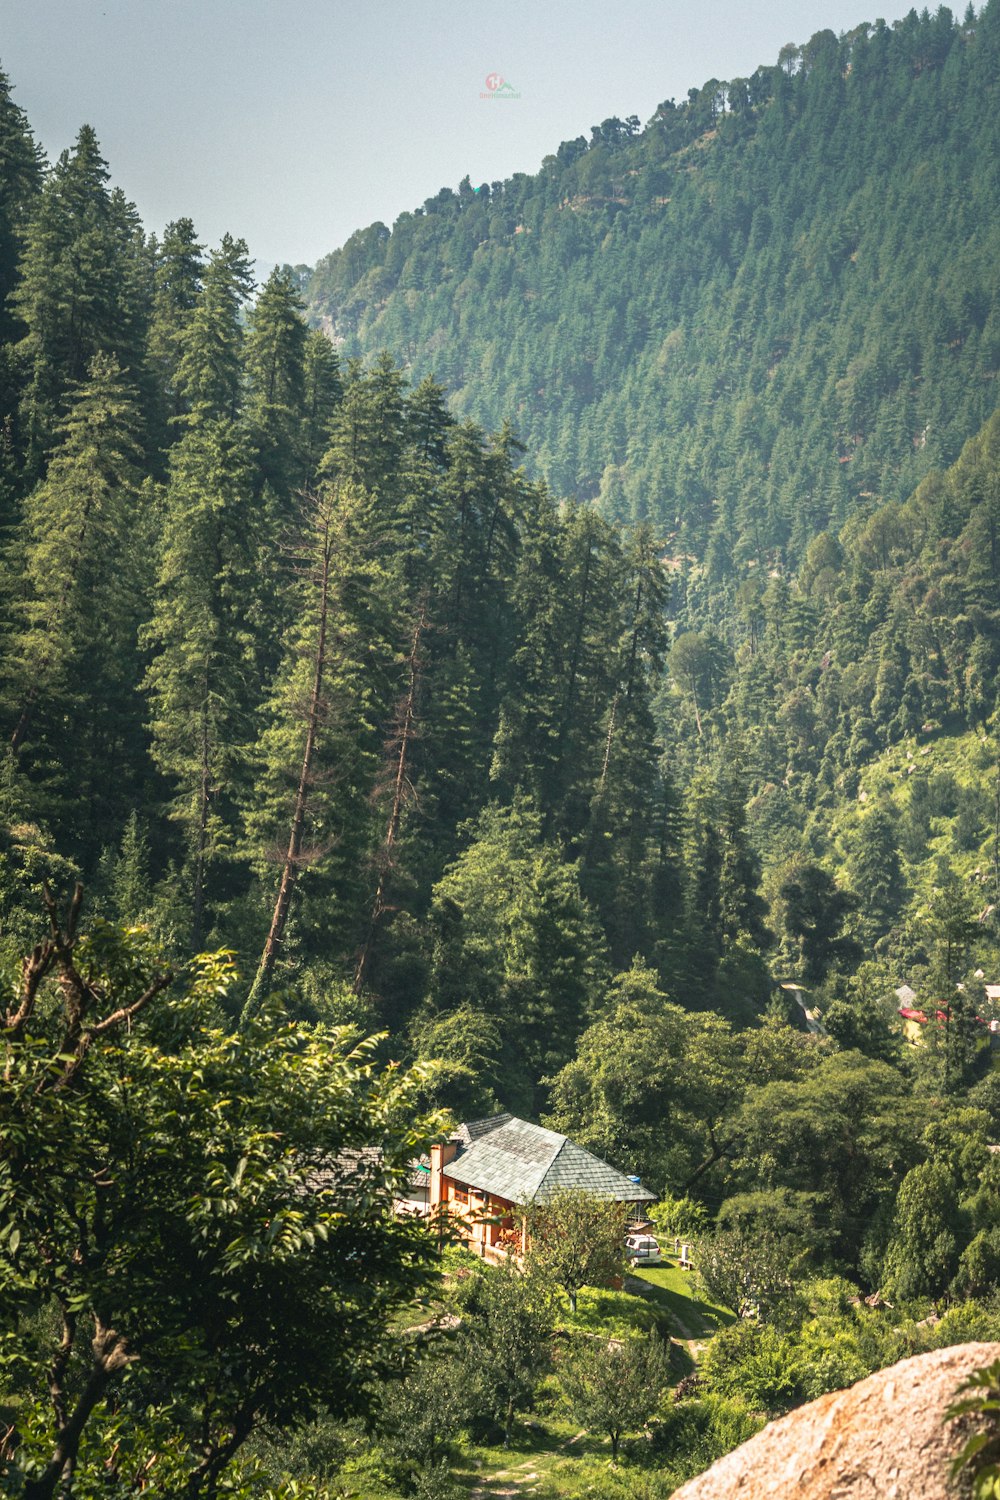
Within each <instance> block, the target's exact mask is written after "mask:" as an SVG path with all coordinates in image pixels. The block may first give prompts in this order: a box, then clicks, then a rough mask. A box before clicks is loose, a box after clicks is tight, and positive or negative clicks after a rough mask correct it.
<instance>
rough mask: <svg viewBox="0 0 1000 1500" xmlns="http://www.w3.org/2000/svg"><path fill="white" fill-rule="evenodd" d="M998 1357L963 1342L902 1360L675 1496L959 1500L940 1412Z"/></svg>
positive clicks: (792, 1417)
mask: <svg viewBox="0 0 1000 1500" xmlns="http://www.w3.org/2000/svg"><path fill="white" fill-rule="evenodd" d="M998 1357H1000V1344H961V1345H958V1346H957V1347H955V1348H952V1349H936V1350H934V1351H933V1352H932V1353H931V1354H918V1355H917V1356H916V1358H914V1359H904V1360H903V1361H902V1362H901V1363H900V1364H898V1365H893V1366H892V1367H891V1368H890V1369H888V1370H880V1371H879V1372H878V1374H876V1375H870V1376H869V1377H868V1379H867V1380H861V1381H859V1382H858V1384H857V1385H854V1386H851V1387H850V1389H848V1390H846V1391H835V1392H833V1393H832V1394H831V1395H829V1396H821V1397H820V1399H819V1400H818V1401H812V1402H810V1403H809V1405H808V1406H802V1407H800V1408H799V1409H798V1411H793V1412H790V1413H789V1415H788V1416H787V1417H782V1418H781V1419H780V1420H779V1421H777V1422H772V1423H771V1424H770V1425H769V1426H768V1427H765V1428H764V1430H763V1432H759V1433H758V1434H757V1436H756V1437H754V1438H751V1439H750V1441H749V1442H747V1443H744V1444H743V1445H742V1447H740V1448H737V1449H735V1451H734V1452H732V1453H728V1454H727V1455H726V1457H725V1458H721V1459H719V1461H718V1463H715V1464H713V1465H712V1467H711V1468H710V1469H707V1470H706V1472H705V1473H704V1474H700V1475H699V1476H698V1477H697V1478H696V1479H689V1480H688V1482H687V1484H684V1485H682V1486H681V1488H680V1489H679V1490H677V1491H675V1493H674V1496H673V1500H719V1496H723V1495H724V1496H726V1497H732V1496H738V1497H739V1500H955V1496H956V1493H957V1491H956V1489H955V1487H954V1486H952V1485H950V1484H949V1479H948V1465H949V1462H950V1460H951V1459H952V1458H953V1457H954V1455H955V1453H956V1451H957V1449H958V1447H959V1442H958V1438H957V1434H956V1433H955V1431H954V1428H953V1427H951V1425H950V1424H949V1425H948V1426H946V1425H945V1423H944V1422H943V1421H942V1416H943V1413H944V1411H945V1409H946V1408H947V1407H948V1405H949V1404H950V1403H951V1401H952V1399H953V1398H954V1395H955V1391H956V1388H957V1387H958V1386H959V1385H960V1384H961V1382H962V1381H963V1380H965V1379H966V1377H967V1376H969V1375H970V1374H971V1373H972V1372H973V1370H978V1369H980V1368H981V1367H982V1366H983V1365H987V1364H990V1363H991V1362H992V1361H993V1360H994V1359H997V1358H998Z"/></svg>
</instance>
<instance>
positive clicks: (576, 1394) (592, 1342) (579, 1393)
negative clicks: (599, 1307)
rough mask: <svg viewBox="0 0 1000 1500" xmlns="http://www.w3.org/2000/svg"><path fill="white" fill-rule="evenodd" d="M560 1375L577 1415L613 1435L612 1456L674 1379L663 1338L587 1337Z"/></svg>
mask: <svg viewBox="0 0 1000 1500" xmlns="http://www.w3.org/2000/svg"><path fill="white" fill-rule="evenodd" d="M559 1379H560V1382H561V1384H562V1388H563V1390H564V1392H565V1394H566V1398H567V1400H568V1401H569V1404H570V1406H571V1407H572V1408H573V1415H574V1416H575V1417H576V1419H577V1421H579V1422H582V1423H583V1424H584V1426H586V1427H588V1428H590V1429H591V1430H592V1431H594V1432H606V1433H607V1435H608V1437H609V1438H610V1439H611V1462H612V1463H617V1462H618V1447H619V1444H620V1443H621V1440H622V1436H623V1435H624V1434H625V1433H627V1432H638V1430H639V1429H640V1428H641V1427H644V1426H645V1425H646V1423H647V1422H648V1421H649V1419H650V1417H651V1416H652V1415H653V1413H654V1412H655V1411H656V1408H657V1406H658V1405H659V1403H660V1397H661V1395H662V1393H663V1391H664V1389H665V1387H666V1386H667V1385H668V1384H669V1382H670V1361H669V1359H668V1357H667V1353H666V1350H665V1349H664V1347H663V1344H662V1343H661V1341H660V1340H659V1339H658V1338H656V1336H655V1335H654V1336H652V1337H651V1338H648V1339H636V1338H627V1339H622V1340H616V1339H611V1340H609V1341H608V1342H605V1341H604V1340H603V1339H588V1340H587V1342H586V1343H585V1344H581V1345H580V1347H579V1348H578V1349H577V1350H576V1351H575V1352H574V1353H573V1354H571V1355H570V1356H569V1357H568V1358H567V1359H566V1361H565V1363H564V1364H563V1366H562V1369H561V1370H560V1372H559Z"/></svg>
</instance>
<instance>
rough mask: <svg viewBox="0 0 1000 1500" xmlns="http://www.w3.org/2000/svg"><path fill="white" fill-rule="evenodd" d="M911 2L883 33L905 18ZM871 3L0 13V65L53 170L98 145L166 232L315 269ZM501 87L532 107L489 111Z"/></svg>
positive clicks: (33, 2)
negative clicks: (464, 181) (445, 195)
mask: <svg viewBox="0 0 1000 1500" xmlns="http://www.w3.org/2000/svg"><path fill="white" fill-rule="evenodd" d="M909 8H910V0H895V4H893V5H890V6H889V8H888V9H886V8H885V7H884V6H883V8H882V12H881V13H882V14H883V15H884V16H885V18H886V20H887V21H892V20H894V19H896V18H897V17H899V16H902V15H904V14H905V13H906V11H907V10H909ZM877 13H878V12H877V11H875V9H874V5H873V7H872V9H870V10H866V7H865V0H742V3H741V0H701V3H699V4H698V5H693V4H690V3H687V4H685V3H681V0H619V3H618V4H613V3H611V0H534V3H524V0H494V3H493V4H490V5H487V4H484V3H483V0H461V3H459V0H409V3H407V0H367V3H366V0H0V66H2V67H3V69H4V71H5V72H6V73H7V74H8V76H9V77H10V80H11V82H12V83H13V85H14V87H15V95H14V97H15V99H16V100H17V102H18V103H19V104H20V105H21V106H22V108H24V109H25V110H26V111H27V113H28V117H29V119H30V121H31V123H32V126H33V127H34V129H35V132H36V134H37V136H38V138H39V139H40V141H41V142H42V145H43V146H44V147H45V149H46V151H47V152H48V153H49V154H50V156H54V155H56V154H57V153H58V152H59V151H60V150H62V148H63V147H64V146H67V145H69V144H71V143H72V140H73V138H74V136H75V135H76V132H77V130H78V129H79V127H80V125H81V124H84V123H88V124H91V125H93V126H94V128H95V129H96V131H97V134H98V137H99V139H100V141H101V144H102V147H103V149H104V154H105V156H106V157H107V158H108V160H109V162H110V165H111V170H112V176H113V179H114V181H115V182H116V183H117V184H118V185H120V186H121V187H122V188H123V189H124V190H125V192H126V194H127V195H128V197H130V198H132V199H134V200H135V202H136V204H137V205H138V208H139V211H140V213H141V214H142V217H143V220H144V221H145V223H146V225H147V227H148V228H149V229H151V230H155V231H157V232H159V231H160V230H161V229H162V227H163V225H164V224H165V223H168V222H169V221H170V220H171V219H175V218H179V217H180V216H182V215H185V214H186V215H188V216H190V217H191V218H192V219H194V221H195V224H196V226H197V229H198V232H199V235H200V236H201V238H202V239H204V240H206V241H207V242H209V243H215V242H216V241H217V240H218V239H219V236H220V235H221V234H222V233H223V232H224V231H226V230H229V231H230V232H231V233H233V234H239V235H243V236H244V237H245V239H246V240H247V242H248V244H249V246H250V250H251V253H252V254H254V255H255V256H257V257H259V259H260V260H261V261H263V262H265V263H268V262H275V261H285V260H288V261H292V262H298V261H306V262H308V263H310V264H312V263H313V262H315V261H316V260H317V259H318V258H319V257H320V256H321V255H323V254H325V253H326V252H327V251H328V250H332V249H334V248H335V246H337V245H339V244H341V243H342V242H343V241H344V239H345V238H346V237H347V235H348V234H350V233H351V231H352V230H353V229H357V228H359V227H361V226H362V225H365V224H369V223H371V222H372V220H374V219H382V220H384V221H385V222H386V223H388V224H391V223H392V221H393V219H394V218H395V217H396V215H397V214H398V213H399V212H401V211H402V210H403V209H406V208H413V207H416V206H417V205H418V204H420V203H422V202H423V200H424V199H425V198H428V197H430V196H431V195H432V194H433V193H435V192H436V191H437V190H438V188H440V187H442V186H444V185H446V184H447V185H448V186H451V187H455V186H457V184H458V182H459V180H460V179H461V178H462V177H464V176H465V174H466V173H469V174H470V176H471V178H472V181H473V184H474V185H478V184H479V183H480V182H483V181H491V180H493V179H494V178H502V177H508V176H510V174H511V173H512V172H517V171H526V172H533V171H535V170H536V168H537V167H538V165H539V163H540V162H541V159H542V157H543V156H545V155H546V154H547V153H548V152H550V151H554V150H555V148H556V147H557V146H558V145H559V142H560V141H562V140H566V139H568V138H570V137H572V136H576V135H580V134H584V135H589V130H590V126H591V125H592V124H596V123H597V122H599V121H601V120H603V119H606V118H607V117H608V116H609V115H619V116H621V117H624V116H626V115H630V114H636V115H638V116H639V118H640V119H641V120H642V121H643V123H645V121H646V120H647V119H648V118H649V116H650V115H651V114H652V112H653V110H654V109H655V108H656V105H657V104H658V103H659V102H660V101H661V100H663V99H668V98H671V97H674V98H677V99H682V98H684V97H685V96H686V94H687V90H688V89H689V88H691V87H700V85H701V84H702V83H704V82H705V81H706V80H707V79H708V78H711V77H713V76H714V77H717V78H729V77H736V76H739V75H745V74H748V73H751V72H753V70H754V68H755V67H756V66H757V65H758V64H759V63H762V62H768V63H769V62H774V61H775V59H776V57H777V54H778V49H779V47H780V46H781V45H782V44H783V43H784V42H788V41H795V42H799V43H801V42H804V41H807V40H808V39H809V37H810V36H811V35H812V34H813V33H814V32H816V31H818V30H820V29H821V28H823V27H830V28H831V29H832V30H834V31H838V32H840V31H844V30H846V29H848V28H850V27H852V26H854V25H856V24H857V23H858V22H859V21H862V20H871V19H874V16H875V14H877ZM488 74H500V75H502V76H503V78H505V79H506V80H507V81H508V83H510V84H511V85H512V86H513V88H514V89H515V91H516V92H517V93H518V94H519V95H520V97H519V98H509V99H503V100H500V99H496V98H490V99H483V98H482V97H481V95H482V94H486V93H488V92H489V91H488V90H487V88H486V83H485V80H486V77H487V75H488Z"/></svg>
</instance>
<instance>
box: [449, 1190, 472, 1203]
mask: <svg viewBox="0 0 1000 1500" xmlns="http://www.w3.org/2000/svg"><path fill="white" fill-rule="evenodd" d="M452 1197H453V1199H454V1201H455V1202H456V1203H465V1204H467V1203H468V1201H469V1195H468V1193H467V1192H466V1191H465V1189H464V1188H460V1187H457V1188H455V1190H454V1192H453V1194H452Z"/></svg>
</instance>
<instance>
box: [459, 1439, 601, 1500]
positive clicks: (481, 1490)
mask: <svg viewBox="0 0 1000 1500" xmlns="http://www.w3.org/2000/svg"><path fill="white" fill-rule="evenodd" d="M586 1435H587V1429H586V1428H585V1427H581V1429H580V1431H579V1432H577V1433H575V1434H574V1435H573V1437H571V1438H567V1439H566V1441H565V1442H564V1443H560V1444H559V1447H558V1448H557V1449H556V1450H555V1452H556V1453H565V1451H566V1449H567V1448H572V1446H573V1444H574V1443H578V1442H579V1441H580V1439H581V1438H582V1437H586ZM550 1456H551V1455H549V1454H546V1457H550ZM537 1462H538V1459H537V1457H535V1458H526V1459H525V1460H524V1462H523V1463H519V1464H512V1465H511V1467H510V1468H508V1469H498V1470H497V1472H496V1473H495V1474H491V1475H490V1477H489V1478H488V1479H484V1480H483V1482H482V1483H481V1484H478V1485H476V1487H475V1489H472V1490H470V1491H469V1500H504V1497H507V1500H509V1497H511V1496H514V1495H523V1494H526V1493H529V1492H530V1490H531V1489H532V1488H533V1487H534V1485H535V1483H536V1482H537V1480H538V1471H537V1470H536V1469H535V1464H536V1463H537ZM525 1486H527V1489H526V1488H525Z"/></svg>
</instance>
